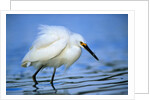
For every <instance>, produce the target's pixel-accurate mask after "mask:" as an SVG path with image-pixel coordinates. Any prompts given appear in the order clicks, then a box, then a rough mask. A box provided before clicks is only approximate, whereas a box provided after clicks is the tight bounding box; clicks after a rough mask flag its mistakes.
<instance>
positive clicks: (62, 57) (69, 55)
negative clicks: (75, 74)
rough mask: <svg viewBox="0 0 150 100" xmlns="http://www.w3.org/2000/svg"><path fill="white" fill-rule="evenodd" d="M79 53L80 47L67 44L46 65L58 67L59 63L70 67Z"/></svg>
mask: <svg viewBox="0 0 150 100" xmlns="http://www.w3.org/2000/svg"><path fill="white" fill-rule="evenodd" d="M80 55H81V48H80V47H78V46H76V45H73V46H68V45H67V47H66V48H65V49H64V50H63V51H62V52H61V53H60V54H59V55H58V56H56V57H55V58H53V59H50V60H49V61H48V65H47V66H52V67H60V66H61V65H65V66H66V67H70V66H71V65H72V64H73V63H74V62H75V61H76V60H77V59H78V58H79V57H80Z"/></svg>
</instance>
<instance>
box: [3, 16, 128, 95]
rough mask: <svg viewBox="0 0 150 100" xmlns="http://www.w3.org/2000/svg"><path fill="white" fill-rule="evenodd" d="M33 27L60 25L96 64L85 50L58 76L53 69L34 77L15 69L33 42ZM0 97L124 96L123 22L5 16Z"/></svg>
mask: <svg viewBox="0 0 150 100" xmlns="http://www.w3.org/2000/svg"><path fill="white" fill-rule="evenodd" d="M39 24H48V25H63V26H66V27H67V28H69V29H71V31H74V32H77V33H80V34H82V35H83V36H84V38H85V39H86V41H87V43H88V45H89V47H90V48H91V49H92V50H93V51H94V52H95V54H96V55H97V57H98V58H99V59H100V61H99V62H98V61H96V60H95V59H94V58H93V57H92V56H91V55H90V54H89V53H88V52H87V51H86V50H82V55H81V57H80V58H79V60H77V61H76V62H75V63H74V64H73V65H72V66H71V67H70V68H69V69H68V71H67V72H66V73H64V70H65V68H64V66H62V67H60V68H58V69H57V71H56V75H55V78H54V86H55V88H56V90H57V92H56V91H55V90H54V89H53V88H52V86H51V85H50V79H51V76H52V73H53V68H45V69H43V70H42V71H40V72H39V73H38V75H37V81H38V83H39V84H38V85H37V86H36V87H34V86H33V85H34V82H33V80H32V75H33V74H34V72H35V71H36V69H34V68H33V67H28V68H23V67H21V60H22V58H23V57H24V55H25V54H26V52H27V51H28V49H29V48H30V46H31V43H32V42H33V40H34V39H35V37H36V36H37V32H38V30H37V27H38V25H39ZM6 27H7V29H6V31H7V34H6V37H7V39H6V41H7V42H6V43H7V54H6V94H7V95H128V16H127V15H126V14H125V15H122V14H120V15H119V14H114V15H109V14H108V15H107V14H99V15H96V14H95V15H86V14H85V15H81V14H80V15H63V14H62V15H57V14H56V15H55V14H53V15H30V14H29V15H19V14H17V15H11V14H9V15H7V26H6Z"/></svg>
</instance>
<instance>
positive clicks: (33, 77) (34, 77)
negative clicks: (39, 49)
mask: <svg viewBox="0 0 150 100" xmlns="http://www.w3.org/2000/svg"><path fill="white" fill-rule="evenodd" d="M42 68H43V66H42V67H40V68H39V69H38V70H37V71H36V72H35V73H34V74H33V76H32V79H33V81H34V83H35V86H36V85H37V84H38V82H37V81H36V75H37V73H38V72H39V71H40V70H41V69H42Z"/></svg>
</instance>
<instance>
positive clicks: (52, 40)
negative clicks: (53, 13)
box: [22, 25, 99, 89]
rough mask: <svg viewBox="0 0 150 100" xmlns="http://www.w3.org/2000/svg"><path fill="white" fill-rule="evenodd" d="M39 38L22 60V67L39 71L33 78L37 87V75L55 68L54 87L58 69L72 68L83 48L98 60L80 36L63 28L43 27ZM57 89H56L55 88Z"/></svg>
mask: <svg viewBox="0 0 150 100" xmlns="http://www.w3.org/2000/svg"><path fill="white" fill-rule="evenodd" d="M39 29H40V32H39V36H38V38H37V39H36V40H35V41H34V42H33V45H32V47H31V48H30V50H29V52H28V53H27V54H26V55H25V57H24V58H23V60H22V66H23V67H28V66H34V67H36V68H38V70H37V71H36V72H35V73H34V75H33V76H32V79H33V81H34V82H35V85H36V84H38V82H37V81H36V75H37V73H38V72H39V71H40V70H41V69H42V68H45V67H48V66H49V67H54V71H53V75H52V78H51V82H50V83H51V85H52V87H53V88H54V86H53V80H54V75H55V72H56V68H58V67H60V66H62V65H64V66H66V68H68V67H70V66H71V65H72V64H73V63H74V62H75V61H76V60H77V59H78V58H79V57H80V55H81V47H82V48H84V49H86V50H87V51H88V52H89V53H90V54H91V55H92V56H93V57H94V58H95V59H96V60H99V59H98V58H97V57H96V55H95V54H94V53H93V52H92V51H91V50H90V49H89V47H88V46H87V44H86V42H85V40H84V39H83V37H82V36H81V35H80V34H77V33H73V32H71V31H70V30H68V29H67V28H65V27H63V26H48V25H41V26H40V27H39ZM54 89H55V88H54Z"/></svg>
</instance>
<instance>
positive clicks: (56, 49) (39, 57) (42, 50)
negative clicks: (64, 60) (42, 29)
mask: <svg viewBox="0 0 150 100" xmlns="http://www.w3.org/2000/svg"><path fill="white" fill-rule="evenodd" d="M67 42H68V40H67V39H65V38H64V39H59V40H55V41H53V42H51V43H49V45H48V44H47V45H44V46H43V45H42V46H38V47H36V46H34V47H33V48H32V49H31V50H30V51H29V52H28V53H27V54H26V56H25V57H24V59H23V61H22V62H23V63H24V62H26V63H27V62H35V61H44V60H49V59H51V58H53V57H55V56H57V55H59V54H60V53H61V52H62V50H63V49H64V48H65V47H66V45H67Z"/></svg>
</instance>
